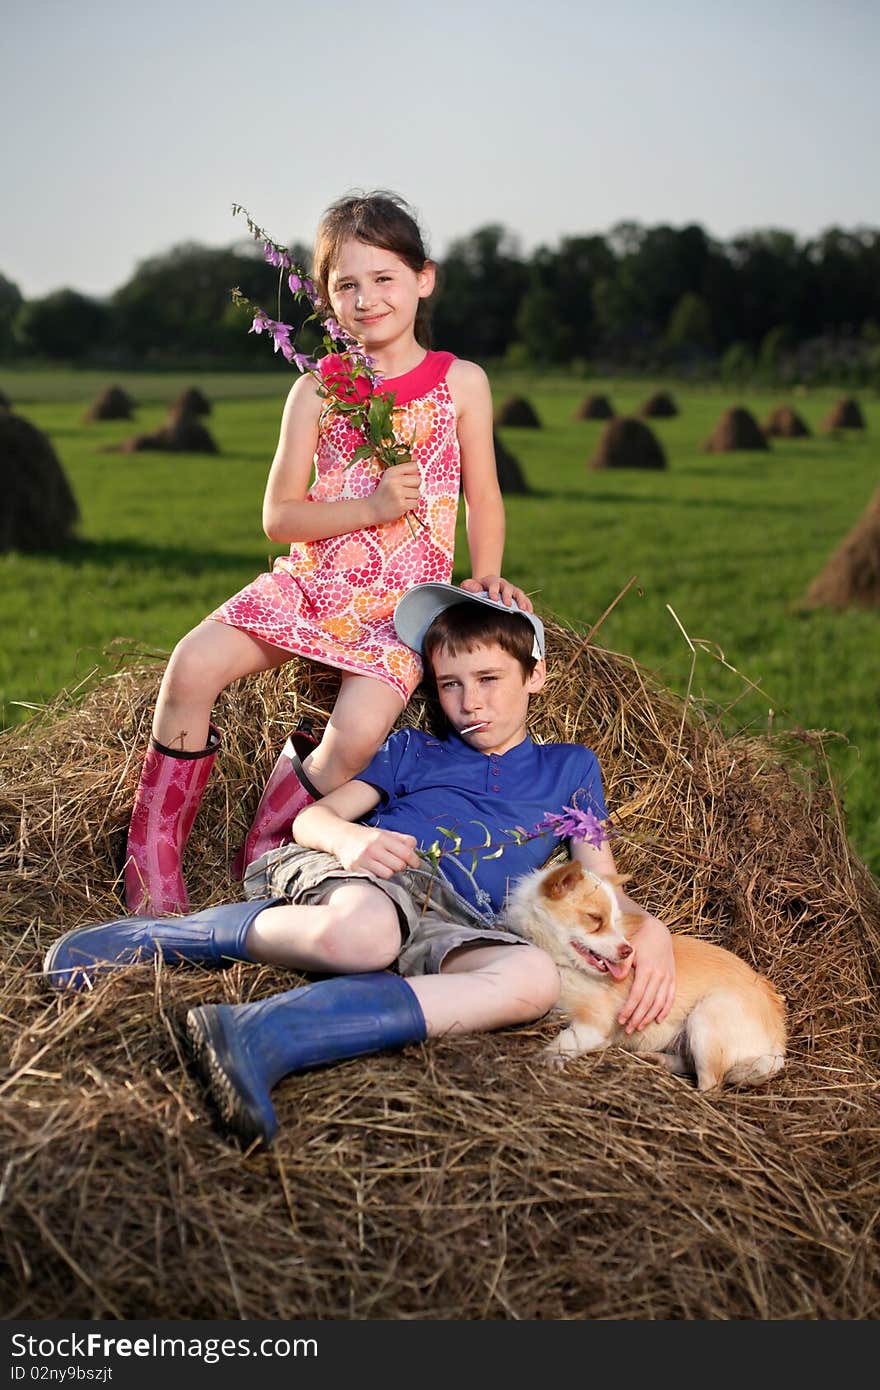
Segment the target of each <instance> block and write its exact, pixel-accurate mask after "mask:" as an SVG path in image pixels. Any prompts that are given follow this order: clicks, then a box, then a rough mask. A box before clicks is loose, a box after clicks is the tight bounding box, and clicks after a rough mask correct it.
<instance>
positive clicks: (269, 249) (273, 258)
mask: <svg viewBox="0 0 880 1390" xmlns="http://www.w3.org/2000/svg"><path fill="white" fill-rule="evenodd" d="M263 255H264V256H265V257H266V261H267V263H268V264H269V265H274V266H275V268H276V270H277V268H278V267H279V266H280V265H281V264H282V263H283V257H282V255H281V252H280V251H278V250H277V249H276V248H275V247H274V246H273V245H272V243H271V241H267V242H266V244H265V246H264V247H263Z"/></svg>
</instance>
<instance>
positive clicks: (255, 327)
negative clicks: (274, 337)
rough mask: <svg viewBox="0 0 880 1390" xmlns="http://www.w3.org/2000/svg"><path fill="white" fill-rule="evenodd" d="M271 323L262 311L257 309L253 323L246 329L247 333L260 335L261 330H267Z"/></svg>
mask: <svg viewBox="0 0 880 1390" xmlns="http://www.w3.org/2000/svg"><path fill="white" fill-rule="evenodd" d="M271 322H272V320H271V319H270V318H269V317H268V315H267V314H264V313H263V311H262V309H258V310H257V312H256V313H255V314H254V321H253V323H252V324H251V326H250V328H249V329H248V333H262V331H263V329H264V328H268V327H269V325H270V324H271Z"/></svg>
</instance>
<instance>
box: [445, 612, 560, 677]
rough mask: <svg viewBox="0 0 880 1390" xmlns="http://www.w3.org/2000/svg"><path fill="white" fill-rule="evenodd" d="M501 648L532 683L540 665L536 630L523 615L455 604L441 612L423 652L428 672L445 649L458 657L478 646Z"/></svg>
mask: <svg viewBox="0 0 880 1390" xmlns="http://www.w3.org/2000/svg"><path fill="white" fill-rule="evenodd" d="M491 646H498V647H500V648H501V650H502V651H504V652H507V654H508V656H512V657H513V658H514V660H515V661H518V662H519V664H520V666H521V667H522V672H523V677H524V679H526V680H528V678H529V676H530V675H531V674H532V672H533V671H534V669H535V667H536V665H537V664H538V658H537V657H536V656H535V655H534V651H535V630H534V628H533V627H532V624H531V623H530V622H529V620H528V618H526V617H525V616H524V614H522V613H518V612H513V613H510V612H507V613H505V612H504V611H502V610H500V609H499V608H497V607H496V606H495V605H492V606H491V607H489V606H488V605H486V604H481V603H454V604H451V605H450V606H449V608H444V609H443V611H442V613H438V614H437V617H436V618H435V619H434V620H433V622H432V623H431V625H430V627H429V628H428V630H427V632H426V633H425V636H424V639H423V643H422V651H423V653H424V658H425V669H426V671H427V672H429V673H430V674H431V675H433V670H434V653H435V652H437V651H439V650H440V649H441V648H443V649H445V650H446V651H448V652H451V654H452V655H453V656H455V655H456V654H457V653H458V652H460V651H467V652H469V651H473V649H474V647H491Z"/></svg>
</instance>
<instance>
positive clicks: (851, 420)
mask: <svg viewBox="0 0 880 1390" xmlns="http://www.w3.org/2000/svg"><path fill="white" fill-rule="evenodd" d="M821 428H822V429H823V430H825V431H826V432H828V433H829V434H830V433H831V431H832V430H863V429H865V417H864V415H863V414H862V407H861V406H860V405H859V403H858V401H857V400H856V399H855V398H854V397H853V396H843V397H842V398H841V399H840V400H839V401H838V402H837V404H836V405H835V406H833V407H832V408H831V410H830V411H829V412H828V414H827V415H826V416H825V418H824V420H823V421H822V424H821Z"/></svg>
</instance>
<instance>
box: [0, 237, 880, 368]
mask: <svg viewBox="0 0 880 1390" xmlns="http://www.w3.org/2000/svg"><path fill="white" fill-rule="evenodd" d="M292 250H293V254H294V256H295V257H296V258H297V259H298V260H299V261H300V262H301V263H304V264H307V262H308V253H307V251H306V250H305V248H304V247H302V246H301V245H295V246H294V247H293V248H292ZM439 271H440V274H439V290H438V292H437V294H436V295H435V304H434V308H433V335H434V340H435V342H436V343H437V344H438V345H439V346H442V347H444V348H447V349H449V350H450V351H452V352H455V353H457V354H459V355H461V356H466V357H471V358H474V359H475V360H477V361H479V362H482V363H484V364H485V365H491V364H496V363H505V364H507V365H509V366H513V367H528V366H531V365H538V366H542V367H550V366H568V367H573V368H574V369H575V370H578V369H580V370H582V371H583V372H585V373H586V372H588V371H590V370H596V371H599V372H602V371H606V370H616V371H625V370H632V371H658V370H660V371H664V370H677V371H680V372H682V373H683V374H685V375H687V374H692V375H694V376H701V375H707V376H708V375H719V374H720V375H721V376H722V377H724V378H726V379H733V380H740V379H741V380H748V379H751V378H753V377H755V376H758V377H766V378H774V379H779V378H781V379H790V380H802V381H809V382H814V381H821V380H841V379H842V380H848V381H851V382H853V384H857V383H859V382H864V383H867V382H874V383H876V384H880V230H878V229H876V228H870V227H858V228H856V229H854V230H850V231H847V230H843V229H840V228H836V227H832V228H829V229H827V230H826V231H824V232H822V233H821V234H820V235H819V236H817V237H815V238H813V239H806V240H799V239H798V238H797V237H796V236H795V235H794V234H793V233H791V232H788V231H783V230H777V229H768V230H758V231H751V232H747V233H743V234H742V235H740V236H737V237H735V238H733V239H731V240H729V241H726V242H723V241H718V240H715V239H713V238H712V237H710V236H709V235H708V234H707V233H706V232H705V231H704V230H703V228H702V227H700V226H698V225H696V224H692V225H688V226H685V227H680V228H675V227H670V226H666V225H659V226H654V227H645V226H642V225H641V224H639V223H636V222H621V223H619V224H618V225H617V226H615V227H614V228H612V230H611V231H610V232H608V233H606V234H604V235H599V234H592V235H588V236H568V237H564V238H562V240H560V242H559V243H558V245H557V246H556V247H548V246H541V247H539V248H538V249H537V250H535V251H534V252H533V253H531V254H529V255H524V254H523V253H522V251H521V249H520V245H519V243H518V241H517V239H516V237H515V236H514V235H513V234H511V233H510V232H509V231H508V230H507V229H506V228H504V227H503V226H501V225H499V224H491V225H488V226H485V227H481V228H479V229H477V230H476V231H474V232H472V233H471V234H470V235H468V236H465V237H462V238H460V239H458V240H457V241H455V242H453V243H452V244H451V245H450V247H449V248H448V251H447V253H446V255H445V256H444V257H443V258H442V260H441V261H440V262H439ZM233 286H238V287H239V288H240V289H241V290H242V291H243V293H244V294H245V295H247V296H248V298H249V299H251V300H252V301H254V302H256V303H258V304H260V305H262V306H263V308H265V310H266V311H267V313H269V314H270V315H271V316H272V317H276V318H282V319H284V320H285V321H286V322H294V323H296V324H300V323H301V322H302V319H303V317H304V314H303V311H302V310H301V309H299V308H298V307H297V305H296V304H295V303H294V301H293V300H292V299H291V297H290V296H289V294H288V293H287V290H286V288H285V289H284V290H283V293H282V296H281V299H280V301H279V297H278V288H279V279H278V273H277V271H273V270H272V268H271V267H269V266H268V265H266V264H265V262H264V260H263V258H262V255H261V252H260V248H259V247H258V246H256V245H255V244H254V243H252V242H246V243H239V244H235V245H233V246H230V247H227V248H224V249H216V248H209V247H205V246H201V245H198V244H194V243H190V244H186V245H181V246H176V247H174V248H172V249H171V250H170V251H168V252H166V253H164V254H162V255H158V256H155V257H152V258H150V259H149V260H146V261H144V262H142V263H141V264H140V265H138V267H137V268H136V270H135V272H134V274H133V275H132V277H131V279H130V280H129V281H128V282H127V283H126V284H124V285H123V286H121V288H120V289H118V290H116V291H115V293H113V294H112V295H110V296H109V297H108V298H107V299H103V300H101V299H96V298H93V297H90V296H88V295H84V294H81V293H79V292H78V291H76V290H74V289H61V290H57V291H55V292H54V293H52V294H49V295H46V296H44V297H43V298H39V299H31V300H25V299H24V297H23V296H22V295H21V293H20V291H19V289H18V287H17V286H16V285H15V284H13V283H12V281H10V280H8V279H6V278H5V277H4V276H3V275H0V357H2V358H3V359H5V360H7V361H13V360H21V359H27V360H30V361H46V362H64V363H70V364H74V365H92V366H106V367H117V368H120V369H123V368H128V367H131V368H134V367H155V368H159V369H161V368H164V367H168V368H172V367H191V368H196V367H223V366H230V367H236V368H248V367H252V368H254V369H265V368H266V366H267V365H268V361H267V353H266V350H265V342H264V341H261V342H260V343H259V344H256V343H254V342H253V340H252V339H249V338H248V337H247V327H248V322H247V318H246V316H245V315H244V313H243V311H242V310H241V309H240V308H237V307H236V306H235V305H233V303H232V301H231V298H230V290H231V289H232V287H233ZM308 332H309V330H308V329H307V330H306V340H307V339H308ZM305 345H307V341H306V343H305ZM269 360H271V354H269ZM275 360H276V361H277V362H278V364H279V367H280V368H283V369H284V370H287V371H289V370H290V369H289V368H288V367H287V366H286V364H285V363H284V362H283V360H282V359H281V358H280V357H278V358H276V359H275Z"/></svg>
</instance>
